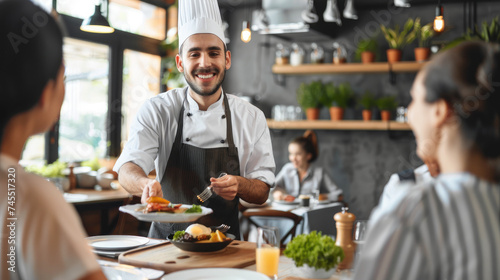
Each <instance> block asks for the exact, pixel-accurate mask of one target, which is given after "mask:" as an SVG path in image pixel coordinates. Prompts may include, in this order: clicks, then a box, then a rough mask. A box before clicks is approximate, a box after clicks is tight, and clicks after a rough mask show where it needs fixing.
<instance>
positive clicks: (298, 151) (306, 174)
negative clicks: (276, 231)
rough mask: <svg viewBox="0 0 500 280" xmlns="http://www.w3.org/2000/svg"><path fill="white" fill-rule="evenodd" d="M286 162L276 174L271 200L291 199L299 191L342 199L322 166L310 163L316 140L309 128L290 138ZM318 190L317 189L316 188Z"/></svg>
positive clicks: (314, 155) (314, 152) (334, 199)
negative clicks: (300, 134) (302, 133)
mask: <svg viewBox="0 0 500 280" xmlns="http://www.w3.org/2000/svg"><path fill="white" fill-rule="evenodd" d="M288 153H289V156H288V158H289V160H290V162H289V163H287V164H285V165H284V166H283V168H282V169H281V171H280V172H279V173H278V175H277V176H276V187H275V189H274V191H273V192H272V196H273V198H274V200H285V201H293V200H294V199H295V198H296V197H298V196H299V195H301V194H304V195H311V194H314V193H319V194H327V196H328V200H331V201H342V200H343V196H342V190H341V189H340V188H339V187H338V186H337V185H336V184H335V183H334V182H333V180H332V179H331V178H330V176H328V174H327V173H326V172H325V171H324V170H323V168H322V167H318V166H312V165H311V164H312V163H313V162H314V161H315V160H316V158H317V157H318V141H317V137H316V134H315V133H314V132H313V131H312V130H307V131H306V132H305V133H304V135H303V136H300V137H297V138H295V139H293V140H292V141H291V142H290V144H289V145H288ZM318 191H319V192H318Z"/></svg>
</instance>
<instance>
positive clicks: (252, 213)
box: [242, 208, 302, 248]
mask: <svg viewBox="0 0 500 280" xmlns="http://www.w3.org/2000/svg"><path fill="white" fill-rule="evenodd" d="M242 214H243V216H244V217H246V218H247V219H248V221H249V222H250V223H251V224H252V225H254V226H256V227H259V226H260V225H259V224H257V223H256V222H255V221H254V220H253V219H252V218H253V217H268V218H278V219H288V220H291V221H292V222H293V226H292V227H291V228H290V230H288V232H286V233H285V234H284V235H282V237H281V239H280V246H281V247H282V248H283V247H284V242H285V240H286V239H287V238H288V236H291V238H294V237H295V232H296V229H297V226H298V225H299V224H300V222H301V221H302V217H301V216H298V215H295V214H294V213H292V212H288V211H281V210H275V209H268V208H249V209H245V210H244V211H243V212H242Z"/></svg>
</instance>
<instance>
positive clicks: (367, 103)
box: [358, 90, 375, 121]
mask: <svg viewBox="0 0 500 280" xmlns="http://www.w3.org/2000/svg"><path fill="white" fill-rule="evenodd" d="M358 103H359V104H360V105H361V107H363V111H362V114H363V120H364V121H369V120H371V119H372V109H373V107H375V97H374V96H373V94H372V93H371V92H370V91H368V90H367V91H366V92H365V93H364V94H363V95H362V96H361V98H360V99H359V100H358Z"/></svg>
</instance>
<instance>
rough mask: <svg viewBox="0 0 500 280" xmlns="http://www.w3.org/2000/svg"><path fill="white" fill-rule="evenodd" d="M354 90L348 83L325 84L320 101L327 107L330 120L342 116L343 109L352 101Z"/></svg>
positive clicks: (341, 117) (335, 119)
mask: <svg viewBox="0 0 500 280" xmlns="http://www.w3.org/2000/svg"><path fill="white" fill-rule="evenodd" d="M353 97H354V91H353V90H352V88H351V86H350V85H349V83H343V84H340V85H339V86H338V87H335V86H334V85H333V83H330V84H327V85H325V95H324V99H323V100H322V103H323V105H324V106H326V107H329V110H330V118H331V120H332V121H338V120H342V119H343V118H344V110H345V108H347V107H348V106H349V105H350V103H351V102H352V100H353Z"/></svg>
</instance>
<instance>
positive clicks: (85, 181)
mask: <svg viewBox="0 0 500 280" xmlns="http://www.w3.org/2000/svg"><path fill="white" fill-rule="evenodd" d="M96 176H97V172H96V171H90V172H87V173H79V174H76V184H77V185H78V187H80V188H94V187H95V185H96V184H97V178H96Z"/></svg>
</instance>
